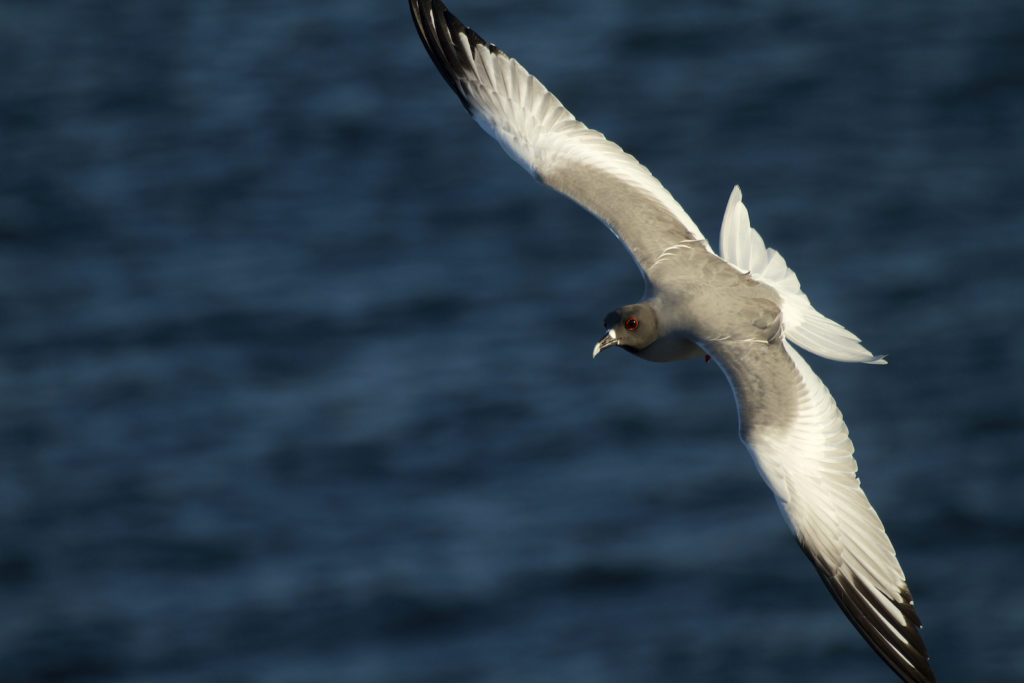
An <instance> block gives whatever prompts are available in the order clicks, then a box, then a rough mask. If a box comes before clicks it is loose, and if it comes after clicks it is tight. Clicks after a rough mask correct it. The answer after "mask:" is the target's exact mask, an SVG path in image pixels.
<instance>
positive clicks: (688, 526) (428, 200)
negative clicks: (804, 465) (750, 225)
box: [0, 0, 1024, 683]
mask: <svg viewBox="0 0 1024 683" xmlns="http://www.w3.org/2000/svg"><path fill="white" fill-rule="evenodd" d="M452 9H453V10H454V11H455V13H456V14H458V15H459V16H460V18H462V19H463V20H464V21H465V22H466V23H468V24H470V25H472V26H474V27H475V28H477V29H478V30H479V31H480V32H481V33H482V34H483V35H484V36H485V37H486V38H488V39H489V40H493V41H495V42H496V43H498V44H499V45H500V46H501V47H502V48H503V49H505V50H506V51H507V52H509V53H510V54H512V55H513V56H515V57H517V58H518V59H519V60H521V61H522V62H523V63H524V64H525V65H526V66H527V68H529V69H531V71H533V73H535V74H536V75H537V76H538V77H540V78H541V79H542V80H543V81H544V82H545V83H546V84H547V85H548V86H549V87H550V88H551V89H552V90H553V91H554V92H555V93H556V94H557V95H558V96H559V97H560V98H561V99H562V100H563V102H565V104H566V105H567V106H568V107H569V108H570V109H571V110H572V111H573V112H574V113H575V114H576V115H577V116H579V117H580V118H581V119H582V120H583V121H585V122H587V123H588V124H589V125H591V126H592V127H595V128H597V129H599V130H602V131H604V132H605V133H606V134H607V135H608V136H609V137H611V138H612V139H614V140H616V141H617V142H619V143H620V144H622V145H623V146H624V147H625V148H626V149H627V150H629V151H631V152H633V153H634V154H636V155H637V156H638V157H639V158H640V159H641V160H642V161H643V162H644V163H646V164H648V165H649V166H650V168H651V169H652V170H653V171H654V173H655V174H656V175H657V176H658V177H659V178H661V180H662V181H663V182H664V184H665V185H666V186H667V187H668V188H669V189H670V190H671V191H672V192H674V193H675V195H676V197H677V198H678V199H679V200H680V202H681V203H682V204H683V206H684V207H686V209H687V210H688V211H689V213H690V214H691V215H692V216H693V217H694V219H695V220H696V221H697V223H698V224H699V225H700V226H701V228H702V229H703V231H704V232H705V234H706V235H708V236H709V237H710V238H711V240H712V242H713V243H715V244H717V238H718V225H719V222H720V220H721V214H722V211H723V209H724V206H725V201H726V198H727V197H728V195H729V191H730V189H731V187H732V185H733V184H734V183H739V184H740V185H742V187H743V189H744V192H745V199H746V201H747V204H748V206H749V207H750V211H751V215H752V219H753V222H754V225H755V226H756V227H757V228H758V229H759V230H760V231H761V233H762V234H763V235H764V237H765V239H766V241H767V242H768V243H769V245H771V246H774V247H776V248H777V249H779V251H781V252H782V253H783V254H784V255H785V257H786V258H787V260H788V262H789V264H790V266H791V267H792V268H793V269H794V270H795V271H796V272H797V273H798V275H799V276H800V278H801V281H802V283H803V285H804V289H805V291H806V292H808V293H809V294H810V296H811V299H812V301H813V302H815V303H816V305H817V306H818V307H819V309H820V310H822V311H823V312H824V313H825V314H826V315H829V316H831V317H834V318H835V319H837V320H838V321H840V322H842V323H843V324H845V325H847V326H848V327H849V328H850V329H851V330H853V331H854V332H856V333H857V334H859V335H860V336H861V337H863V339H864V340H865V343H866V345H867V346H868V348H870V349H871V350H872V351H875V352H877V353H886V354H888V357H889V360H890V364H889V365H888V366H885V367H867V366H860V365H843V364H837V363H832V362H828V361H823V360H821V359H811V361H812V363H813V365H814V367H815V368H816V369H817V370H818V371H819V372H820V374H821V375H822V377H823V378H824V380H825V381H826V383H827V384H829V386H830V387H831V388H832V390H833V393H834V394H835V396H836V398H837V400H838V402H839V405H840V407H841V408H842V409H843V411H844V413H845V415H846V418H847V422H848V424H849V426H850V429H851V432H852V435H853V439H854V442H855V443H856V444H857V447H858V450H857V457H858V461H859V463H860V465H861V468H862V470H861V473H862V479H863V483H864V486H865V488H866V490H867V492H868V494H869V496H870V497H871V499H872V501H873V502H874V504H875V506H876V507H877V509H878V511H879V513H880V515H881V516H882V518H883V520H884V521H885V523H886V525H887V529H888V530H889V532H890V535H891V536H892V539H893V542H894V544H895V546H896V548H897V550H898V552H899V554H900V558H901V560H902V562H903V566H904V568H905V570H906V572H907V574H908V576H909V578H910V585H911V589H912V590H913V591H914V595H915V597H916V599H917V604H918V607H919V612H920V614H921V617H922V618H923V619H924V621H925V624H926V628H925V631H924V634H925V638H926V641H927V642H928V644H929V647H930V649H931V652H932V655H933V661H934V665H935V669H936V672H937V673H938V674H939V677H940V679H945V680H950V681H953V680H960V681H966V680H971V681H1019V680H1022V679H1024V581H1022V579H1021V576H1022V570H1021V566H1022V564H1024V500H1022V499H1024V459H1022V455H1024V454H1022V446H1024V407H1022V405H1024V362H1022V360H1021V353H1020V350H1019V347H1020V341H1021V339H1022V338H1024V303H1022V298H1024V272H1022V262H1024V218H1022V216H1024V198H1022V192H1021V182H1022V178H1024V173H1022V172H1024V162H1022V158H1024V130H1022V129H1024V123H1022V122H1024V49H1022V48H1024V6H1022V5H1021V3H1020V2H1019V1H1018V0H1006V1H997V0H993V1H990V2H984V3H978V2H975V1H974V0H955V1H950V2H942V3H936V2H930V1H925V0H914V1H908V2H899V3H883V2H867V1H857V2H847V1H845V0H843V1H842V2H840V1H839V0H835V1H831V2H810V1H808V2H769V1H767V0H746V1H735V2H723V3H718V2H715V3H711V2H707V3H696V2H686V3H681V2H674V1H672V0H658V1H655V0H602V1H592V0H591V1H588V2H580V1H578V0H559V1H551V0H544V1H543V2H542V1H540V0H526V1H524V2H515V3H511V2H501V1H498V0H463V1H462V2H461V3H456V4H455V5H454V7H453V8H452ZM0 64H2V65H3V68H2V69H0V364H2V365H0V603H2V608H0V671H2V672H3V674H2V677H3V680H5V681H39V680H47V681H100V680H103V681H106V680H111V681H120V680H123V681H211V682H212V681H218V682H219V681H268V682H269V681H309V682H313V681H356V682H360V683H362V682H365V683H384V682H399V681H401V682H407V681H422V682H428V681H430V682H450V681H487V682H495V683H497V682H521V681H587V682H588V683H595V682H598V683H600V682H605V681H607V682H609V683H611V682H621V681H647V682H649V681H680V680H693V681H697V680H700V681H761V682H764V681H798V680H799V681H835V682H839V681H847V682H852V681H865V680H888V678H887V676H888V673H887V671H886V670H885V667H884V664H883V663H882V662H881V661H880V660H879V659H878V658H877V657H875V655H874V654H873V653H872V652H871V651H870V650H869V648H868V646H867V645H865V644H864V643H863V642H862V640H861V639H860V637H859V636H858V635H857V634H856V633H855V631H854V629H853V628H852V627H851V626H850V625H849V624H848V623H847V621H846V620H845V618H844V617H843V615H842V614H841V612H840V611H839V609H838V608H837V607H836V606H835V605H834V604H833V602H832V600H831V598H830V597H829V596H828V594H827V593H826V591H825V589H824V588H823V587H822V585H821V584H820V581H819V580H818V578H817V577H816V576H815V573H814V571H813V569H812V568H811V566H810V565H809V564H808V563H807V562H806V560H805V559H804V557H803V555H802V553H800V551H799V549H798V548H797V546H796V544H795V543H793V541H792V540H791V539H790V538H789V536H788V534H787V531H786V529H785V526H784V524H783V522H782V521H781V519H780V517H779V515H778V512H777V510H776V507H775V505H774V503H773V501H772V499H771V496H770V494H769V493H768V491H767V489H766V488H765V487H764V486H763V484H762V483H761V481H760V479H759V477H758V475H757V473H756V471H755V469H754V467H753V466H752V465H751V463H750V462H749V458H748V456H747V454H746V452H745V450H744V449H743V447H742V446H741V444H740V443H739V441H738V439H737V438H736V417H735V411H734V407H733V402H732V398H731V395H730V393H729V391H728V386H727V383H726V382H725V380H724V378H723V377H722V376H721V374H720V373H719V372H718V370H717V369H716V368H715V366H714V365H713V364H711V365H705V364H704V363H701V362H697V361H694V362H690V363H683V364H677V365H675V366H656V365H653V364H646V363H642V362H640V361H637V360H636V359H634V358H631V357H629V356H628V354H625V353H607V354H604V355H603V356H602V357H600V358H599V359H598V360H597V361H593V360H591V358H590V350H591V347H592V345H593V343H594V342H595V341H596V340H597V338H598V336H600V334H601V332H602V330H601V325H600V322H601V319H602V317H603V316H604V314H605V313H606V312H607V311H608V310H610V309H612V308H615V307H616V306H618V305H621V304H624V303H629V302H631V301H633V300H635V299H636V298H637V297H638V296H639V295H640V292H641V283H640V278H639V276H638V274H637V272H636V270H635V268H634V266H633V265H632V263H631V262H630V259H629V257H628V255H627V254H626V253H625V252H624V251H623V250H622V249H621V248H620V246H619V245H618V244H617V243H616V241H615V240H614V239H613V238H612V236H611V235H610V234H609V233H608V232H607V231H606V230H605V229H604V228H603V227H602V226H600V224H598V223H597V222H596V221H594V220H593V219H591V218H590V217H589V216H587V215H586V214H585V213H584V212H582V211H581V210H579V209H578V208H577V207H575V206H573V205H572V204H571V203H569V202H567V201H565V200H563V199H562V198H560V197H558V196H557V195H555V194H554V193H552V192H551V191H549V190H547V189H546V188H543V187H542V186H540V185H538V184H536V183H534V182H533V181H531V180H530V178H529V177H528V176H527V175H526V174H524V173H523V172H522V170H521V169H520V168H519V167H517V166H516V165H515V164H514V163H512V162H511V161H510V160H509V159H507V158H506V157H505V156H504V155H503V153H502V152H501V151H500V149H499V148H498V146H497V145H496V144H494V143H493V141H491V140H489V139H488V138H487V137H486V136H485V135H484V134H483V133H482V132H481V131H479V130H478V129H477V128H476V126H475V125H474V124H473V122H472V121H471V120H470V119H469V117H467V116H466V115H465V113H464V111H463V110H462V108H461V106H460V105H459V103H458V101H457V100H456V98H455V96H454V95H453V94H452V93H451V92H450V91H449V90H448V88H447V86H446V85H445V83H444V82H443V81H442V79H441V78H440V76H439V75H438V74H437V73H436V72H435V70H434V67H433V66H432V64H431V63H430V61H429V59H428V58H427V55H426V53H425V52H424V50H423V48H422V46H421V45H420V43H419V40H418V39H417V37H416V35H415V32H414V30H413V26H412V22H411V20H410V18H409V15H408V8H407V6H406V3H405V2H402V1H401V0H394V1H393V2H389V3H386V4H385V3H382V2H354V1H345V0H332V1H330V2H327V1H309V2H301V3H288V2H251V3H234V2H221V1H216V2H215V1H212V0H211V1H209V2H201V3H200V2H194V3H183V2H180V1H179V0H173V1H172V0H152V1H149V2H144V3H142V2H139V3H115V2H99V1H89V0H67V1H65V2H60V3H57V2H41V1H38V0H36V1H28V0H21V1H18V0H9V1H7V2H4V3H3V4H2V5H0Z"/></svg>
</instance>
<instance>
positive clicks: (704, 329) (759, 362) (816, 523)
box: [410, 0, 935, 682]
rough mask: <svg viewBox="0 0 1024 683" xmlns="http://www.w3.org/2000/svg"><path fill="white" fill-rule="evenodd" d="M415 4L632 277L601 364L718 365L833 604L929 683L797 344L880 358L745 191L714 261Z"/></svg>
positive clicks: (651, 195)
mask: <svg viewBox="0 0 1024 683" xmlns="http://www.w3.org/2000/svg"><path fill="white" fill-rule="evenodd" d="M410 7H411V9H412V14H413V19H414V21H415V23H416V28H417V30H418V32H419V34H420V38H421V39H422V40H423V44H424V46H425V47H426V49H427V52H428V54H429V55H430V57H431V59H432V60H433V61H434V64H435V65H436V66H437V68H438V69H439V70H440V72H441V74H442V76H444V78H445V80H446V81H447V82H448V84H449V85H450V86H451V87H452V89H453V90H454V91H455V93H456V94H457V95H458V96H459V99H460V100H461V101H462V103H463V105H464V106H465V107H466V109H467V110H468V111H469V113H470V114H471V115H472V116H473V118H474V119H475V120H476V121H477V123H479V124H480V125H481V126H482V127H483V128H484V129H485V130H486V131H487V132H488V133H490V134H491V135H492V136H493V137H494V138H495V139H496V140H497V141H498V142H499V143H500V144H501V146H502V147H503V148H504V149H505V151H506V152H508V154H509V155H510V156H512V158H513V159H515V160H516V161H517V162H518V163H519V164H520V165H521V166H523V167H524V168H525V169H526V170H527V171H528V172H529V173H531V174H532V175H534V177H536V178H537V179H538V180H540V181H541V182H542V183H544V184H546V185H548V186H550V187H552V188H553V189H555V190H556V191H558V192H560V193H562V194H564V195H566V196H568V197H569V198H571V199H573V200H574V201H576V202H577V203H578V204H580V205H581V206H583V208H585V209H587V210H588V211H590V212H591V213H592V214H594V215H595V216H597V217H598V218H599V219H601V220H602V221H603V222H604V223H605V224H606V225H607V226H608V227H609V228H610V229H611V230H612V232H613V233H614V234H615V235H616V236H617V237H618V238H619V239H620V240H621V241H622V243H623V245H624V246H625V247H626V248H627V250H628V251H629V252H630V254H631V255H632V256H633V259H634V260H635V261H636V263H637V265H638V266H639V267H640V271H641V273H642V274H643V276H644V281H645V285H646V288H645V294H644V297H643V298H642V299H641V300H640V301H639V302H637V303H635V304H630V305H628V306H623V307H621V308H619V309H617V310H615V311H613V312H612V313H609V314H608V316H607V317H606V318H605V328H606V335H605V337H604V338H603V339H602V340H601V341H599V342H598V344H597V345H596V346H595V347H594V355H595V356H596V355H597V354H598V353H599V352H600V351H601V350H603V349H605V348H609V347H611V346H619V347H621V348H624V349H626V350H628V351H630V352H632V353H634V354H635V355H637V356H639V357H640V358H643V359H645V360H650V361H657V362H666V361H675V360H684V359H687V358H694V357H701V356H705V354H706V355H707V356H708V357H710V358H713V359H714V360H715V361H716V363H717V364H718V365H719V366H720V367H721V368H722V370H723V372H724V373H725V375H726V377H727V378H728V380H729V383H730V385H731V386H732V389H733V393H734V395H735V398H736V405H737V409H738V412H739V418H740V438H741V439H742V441H743V443H744V444H745V445H746V446H747V449H748V450H749V451H750V453H751V455H752V456H753V458H754V462H755V463H756V465H757V467H758V469H759V471H760V472H761V475H762V477H763V478H764V480H765V482H766V483H767V484H768V486H769V487H770V488H771V489H772V491H773V492H774V494H775V496H776V499H777V501H778V503H779V507H780V509H781V510H782V513H783V517H784V518H785V520H786V522H787V523H788V524H789V527H790V529H791V530H792V531H793V534H794V535H795V536H796V538H797V541H798V542H799V543H800V545H801V547H802V548H803V550H804V552H805V553H806V554H807V556H808V557H809V558H810V560H811V561H812V562H813V563H814V566H815V568H816V569H817V570H818V573H819V574H820V575H821V577H822V579H823V580H824V581H825V584H826V586H828V588H829V590H830V591H831V593H832V595H833V596H834V597H835V598H836V601H837V602H838V603H839V605H840V607H841V608H842V609H843V611H844V612H845V613H846V615H847V616H848V617H849V618H850V620H851V621H852V622H853V624H854V625H855V626H856V627H857V629H858V630H859V631H860V632H861V634H862V635H863V636H864V638H865V639H866V640H867V641H868V642H869V643H870V644H871V646H872V647H873V648H874V649H875V650H876V651H877V652H878V653H879V655H881V656H882V658H883V659H884V660H885V661H886V662H887V663H888V664H889V666H891V667H892V668H893V670H894V671H896V673H897V674H898V675H899V676H900V677H901V678H903V679H904V680H906V681H918V682H927V681H934V680H935V677H934V674H933V673H932V671H931V668H930V666H929V664H928V654H927V651H926V649H925V646H924V642H923V641H922V640H921V636H920V633H919V631H918V629H919V627H920V621H919V619H918V617H917V614H916V612H915V610H914V607H913V600H912V599H911V597H910V592H909V590H908V589H907V585H906V579H905V578H904V575H903V571H902V569H901V568H900V565H899V562H898V561H897V559H896V554H895V551H894V550H893V547H892V544H891V543H890V542H889V538H888V536H887V535H886V533H885V529H884V528H883V526H882V523H881V521H879V518H878V515H877V514H876V513H875V511H874V509H873V508H872V507H871V504H870V503H869V502H868V499H867V497H866V496H865V494H864V492H863V490H862V489H861V486H860V481H859V479H858V478H857V464H856V461H855V460H854V458H853V444H852V443H851V441H850V439H849V435H848V432H847V428H846V425H845V423H844V422H843V418H842V415H841V414H840V412H839V409H838V408H837V407H836V403H835V401H834V400H833V398H832V396H831V394H830V393H829V391H828V389H827V388H826V387H825V385H824V384H823V383H822V382H821V380H820V379H819V378H818V377H817V375H815V374H814V372H813V370H811V368H810V366H809V365H808V364H807V362H806V361H805V360H804V359H803V358H802V357H801V355H800V354H799V353H798V352H797V351H796V349H795V348H794V345H798V346H801V347H803V348H804V349H806V350H808V351H811V352H813V353H815V354H818V355H820V356H824V357H826V358H831V359H834V360H840V361H847V362H862V363H870V364H884V363H885V361H884V360H883V359H882V358H881V357H880V356H876V355H874V354H872V353H871V352H869V351H868V350H867V349H865V348H864V347H863V346H862V345H861V344H860V340H859V339H858V338H857V337H856V336H855V335H853V334H852V333H850V332H849V331H848V330H846V329H845V328H844V327H842V326H841V325H839V324H838V323H836V322H834V321H832V320H829V319H828V318H826V317H825V316H823V315H821V313H819V312H818V311H817V310H815V309H814V308H813V306H811V304H810V301H809V300H808V298H807V296H806V295H805V294H804V293H803V292H802V290H801V288H800V282H799V280H798V279H797V277H796V275H795V274H794V273H793V271H792V270H790V269H789V268H788V266H787V265H786V262H785V260H784V259H783V258H782V256H781V255H779V254H778V253H777V252H776V251H774V250H773V249H769V248H767V247H765V245H764V242H763V240H762V239H761V237H760V235H758V233H757V232H756V231H755V230H754V229H753V228H752V227H751V225H750V218H749V215H748V213H747V209H746V207H745V206H744V204H743V202H742V195H741V193H740V190H739V188H738V187H737V188H734V190H733V192H732V195H731V196H730V197H729V201H728V204H727V207H726V211H725V216H724V218H723V221H722V233H721V239H720V252H721V254H720V255H718V254H715V252H714V251H713V249H712V248H711V246H710V245H709V244H708V241H707V239H705V237H704V236H703V234H701V232H700V230H699V229H698V228H697V225H696V224H695V223H694V222H693V220H692V219H691V218H690V217H689V215H687V213H686V212H685V211H684V210H683V208H682V207H681V206H680V205H679V204H678V202H676V201H675V199H673V197H672V195H671V194H669V192H668V191H667V190H666V189H665V188H664V187H663V186H662V185H661V183H660V182H658V180H657V179H656V178H654V176H653V175H651V173H650V171H648V170H647V169H646V168H645V167H644V166H642V165H641V164H640V163H639V162H638V161H637V160H636V159H635V158H633V157H632V156H630V155H629V154H627V153H625V152H624V151H623V150H622V149H621V148H620V147H619V146H618V145H616V144H615V143H613V142H610V141H609V140H607V139H606V138H605V137H604V135H602V134H601V133H599V132H597V131H594V130H591V129H590V128H587V127H586V126H585V125H583V124H582V123H580V122H579V121H578V120H576V118H575V117H574V116H573V115H572V114H571V113H569V111H568V110H566V109H565V107H564V106H562V104H561V102H559V101H558V99H557V98H556V97H555V96H554V95H552V94H551V93H550V92H549V91H548V90H547V89H546V88H545V87H544V86H543V85H542V84H541V83H540V81H538V80H537V79H536V78H534V77H533V76H532V75H530V74H529V73H528V72H527V71H526V70H525V69H524V68H523V67H522V66H521V65H520V64H519V63H518V62H516V61H515V60H514V59H512V58H510V57H509V56H508V55H506V54H505V53H504V52H502V51H501V50H500V49H498V48H497V47H495V46H494V45H492V44H490V43H487V42H485V41H484V40H483V39H482V38H480V36H479V35H477V34H476V33H475V32H474V31H472V30H471V29H469V28H467V27H466V26H464V25H463V24H462V23H461V22H460V21H459V20H458V19H456V18H455V17H454V16H453V15H452V14H451V13H450V12H449V11H448V10H447V8H446V7H445V6H444V5H443V4H442V3H441V2H440V1H439V0H410Z"/></svg>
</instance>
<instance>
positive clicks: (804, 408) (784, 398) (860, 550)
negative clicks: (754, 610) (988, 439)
mask: <svg viewBox="0 0 1024 683" xmlns="http://www.w3.org/2000/svg"><path fill="white" fill-rule="evenodd" d="M706 348H707V350H708V351H709V353H710V354H711V355H712V356H713V357H714V358H715V360H716V361H717V362H718V363H719V365H720V366H721V367H722V369H723V370H724V371H725V374H726V375H727V376H728V378H729V382H730V384H731V385H732V388H733V392H734V394H735V397H736V405H737V408H738V410H739V416H740V436H741V438H742V439H743V442H744V443H745V444H746V446H747V449H748V450H749V451H750V453H751V455H753V457H754V461H755V463H756V464H757V466H758V469H759V470H760V471H761V475H762V476H763V477H764V479H765V481H766V482H767V484H768V486H769V487H770V488H771V489H772V491H773V492H774V493H775V496H776V499H777V500H778V502H779V507H780V508H781V509H782V513H783V515H784V516H785V518H786V521H787V522H788V523H789V526H790V528H791V529H792V531H793V533H794V534H795V536H796V538H797V540H798V541H799V543H800V546H801V547H802V548H803V550H804V552H805V553H806V554H807V556H808V557H809V558H810V560H811V562H813V563H814V566H815V567H816V568H817V570H818V573H819V574H820V575H821V578H822V579H823V580H824V581H825V585H826V586H828V589H829V591H830V592H831V593H832V595H833V596H834V597H835V599H836V601H837V602H838V603H839V606H840V607H841V608H842V609H843V611H844V612H845V613H846V615H847V617H849V619H850V621H851V622H853V624H854V626H856V627H857V630H858V631H860V633H861V635H863V636H864V638H865V639H866V640H867V641H868V643H870V644H871V646H872V647H873V648H874V649H875V651H877V652H878V654H879V655H881V656H882V658H883V659H884V660H885V661H886V662H887V663H888V664H889V666H890V667H892V668H893V670H894V671H896V673H897V674H899V675H900V676H901V677H902V678H903V680H905V681H915V682H917V683H926V682H928V681H934V680H935V676H934V674H933V673H932V670H931V667H930V666H929V664H928V653H927V651H926V649H925V645H924V641H923V640H922V639H921V634H920V632H919V631H918V629H919V627H920V625H921V622H920V619H919V618H918V616H917V613H916V611H915V610H914V602H913V600H912V599H911V596H910V591H909V590H908V588H907V582H906V579H905V577H904V574H903V570H902V569H901V568H900V564H899V562H898V561H897V559H896V552H895V550H893V547H892V543H891V542H890V541H889V537H888V536H887V535H886V533H885V529H884V527H883V526H882V522H881V521H880V520H879V519H878V515H877V513H876V512H875V510H874V508H873V507H872V506H871V503H870V502H868V499H867V496H865V495H864V491H863V490H862V489H861V486H860V480H859V479H858V478H857V463H856V461H855V460H854V458H853V443H852V442H851V441H850V438H849V434H848V432H847V428H846V424H845V423H844V422H843V416H842V414H840V412H839V408H838V407H837V406H836V403H835V401H834V400H833V398H832V395H831V394H830V393H829V391H828V389H827V388H826V387H825V385H824V383H822V381H821V380H820V379H819V378H818V376H817V375H815V374H814V371H813V370H811V368H810V366H809V365H808V364H807V362H806V361H805V360H804V359H803V358H801V357H800V354H799V353H797V351H796V350H795V349H794V348H793V347H792V346H790V344H789V342H787V341H785V340H784V339H782V340H779V341H775V342H772V343H767V344H765V343H756V342H728V341H726V342H716V343H713V344H709V345H708V346H707V347H706Z"/></svg>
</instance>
